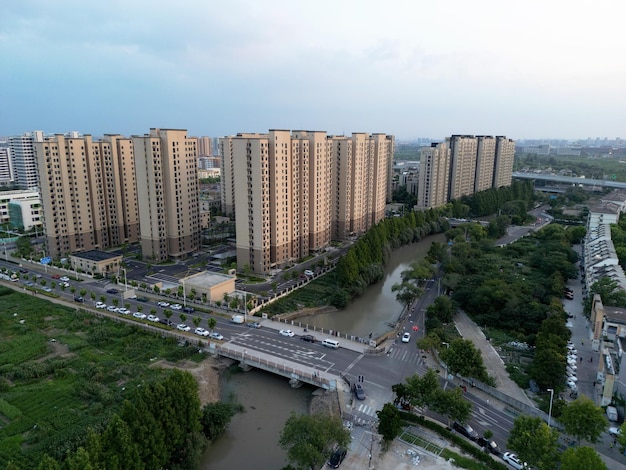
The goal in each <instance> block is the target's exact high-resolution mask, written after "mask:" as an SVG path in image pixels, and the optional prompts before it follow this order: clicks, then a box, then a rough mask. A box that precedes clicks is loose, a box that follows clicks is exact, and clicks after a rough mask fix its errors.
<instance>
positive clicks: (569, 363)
mask: <svg viewBox="0 0 626 470" xmlns="http://www.w3.org/2000/svg"><path fill="white" fill-rule="evenodd" d="M567 364H568V365H570V366H575V365H576V359H568V360H567Z"/></svg>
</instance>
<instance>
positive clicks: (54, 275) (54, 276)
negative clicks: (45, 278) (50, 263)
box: [52, 274, 61, 279]
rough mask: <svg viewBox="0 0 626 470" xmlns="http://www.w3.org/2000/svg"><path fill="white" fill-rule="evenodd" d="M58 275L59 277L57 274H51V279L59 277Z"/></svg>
mask: <svg viewBox="0 0 626 470" xmlns="http://www.w3.org/2000/svg"><path fill="white" fill-rule="evenodd" d="M60 277H61V276H59V275H58V274H53V275H52V279H58V278H60Z"/></svg>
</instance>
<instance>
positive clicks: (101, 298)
mask: <svg viewBox="0 0 626 470" xmlns="http://www.w3.org/2000/svg"><path fill="white" fill-rule="evenodd" d="M106 301H107V298H106V296H105V295H101V296H100V302H102V303H103V304H104V303H106Z"/></svg>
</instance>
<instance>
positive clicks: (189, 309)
mask: <svg viewBox="0 0 626 470" xmlns="http://www.w3.org/2000/svg"><path fill="white" fill-rule="evenodd" d="M195 311H196V309H195V308H193V307H183V312H185V313H193V312H195Z"/></svg>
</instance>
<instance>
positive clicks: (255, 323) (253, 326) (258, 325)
mask: <svg viewBox="0 0 626 470" xmlns="http://www.w3.org/2000/svg"><path fill="white" fill-rule="evenodd" d="M248 327H249V328H261V324H260V323H259V322H258V321H253V322H252V323H248Z"/></svg>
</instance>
